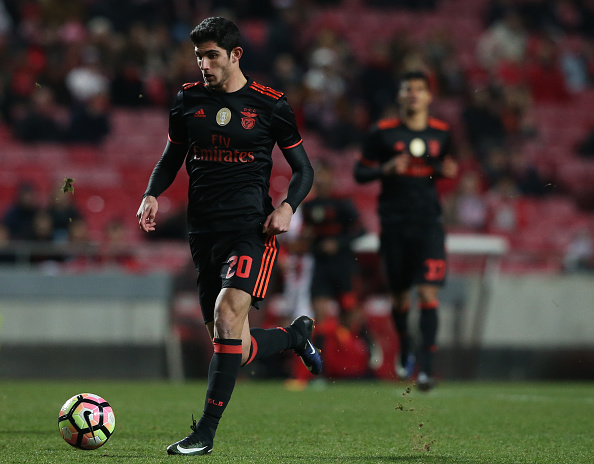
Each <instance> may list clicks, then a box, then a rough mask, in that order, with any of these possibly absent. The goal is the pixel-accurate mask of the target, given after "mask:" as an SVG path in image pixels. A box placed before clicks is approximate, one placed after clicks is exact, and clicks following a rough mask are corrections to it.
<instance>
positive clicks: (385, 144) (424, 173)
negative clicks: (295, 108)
mask: <svg viewBox="0 0 594 464" xmlns="http://www.w3.org/2000/svg"><path fill="white" fill-rule="evenodd" d="M399 85H400V86H399V93H398V103H399V107H400V114H399V117H398V118H391V119H384V120H380V121H378V122H377V123H376V124H375V125H374V126H373V127H372V128H371V129H370V131H369V133H368V134H367V136H366V137H365V140H364V142H363V148H362V156H361V158H360V160H359V161H358V162H357V163H356V165H355V169H354V175H355V179H356V180H357V181H358V182H360V183H365V182H371V181H375V180H379V181H380V182H381V192H380V195H379V200H378V212H379V217H380V224H381V237H380V243H381V245H380V255H381V258H382V262H383V265H384V268H385V272H386V276H387V279H388V286H389V291H390V295H391V303H392V317H393V320H394V325H395V327H396V331H397V333H398V336H399V343H400V356H399V358H400V359H399V366H398V367H397V373H398V375H399V377H401V378H409V377H411V376H412V374H413V371H414V367H415V358H414V355H413V352H412V343H411V336H410V334H409V327H408V315H409V310H410V304H411V303H410V292H411V289H412V288H413V287H414V288H416V293H417V297H418V302H419V306H420V310H421V311H420V327H419V329H420V335H421V343H420V348H419V352H418V357H417V359H416V361H417V362H418V367H419V375H418V378H417V386H418V388H419V389H420V390H423V391H427V390H430V389H431V388H433V386H434V380H433V358H434V353H435V350H436V337H437V329H438V307H439V301H438V292H439V288H440V286H442V285H443V283H444V279H445V276H446V255H445V234H444V229H443V225H442V212H441V205H440V202H439V198H438V192H437V190H436V186H435V181H436V179H437V178H439V177H446V178H454V177H456V176H457V172H458V165H457V163H456V161H455V160H453V159H452V158H451V157H450V156H449V155H450V143H451V142H450V131H449V126H448V124H447V123H445V122H443V121H440V120H438V119H435V118H433V117H431V116H430V115H429V107H430V104H431V100H432V93H431V89H430V86H429V80H428V78H427V76H426V75H425V74H424V73H423V72H409V73H407V74H405V75H404V76H403V77H402V78H401V80H400V84H399Z"/></svg>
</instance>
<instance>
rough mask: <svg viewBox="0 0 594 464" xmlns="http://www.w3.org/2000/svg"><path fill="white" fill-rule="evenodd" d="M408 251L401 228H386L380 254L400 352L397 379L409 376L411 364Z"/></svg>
mask: <svg viewBox="0 0 594 464" xmlns="http://www.w3.org/2000/svg"><path fill="white" fill-rule="evenodd" d="M410 248H411V246H410V244H409V240H408V238H407V236H406V235H405V234H404V233H403V231H402V228H401V227H394V228H386V229H384V230H383V231H382V234H381V249H380V254H381V257H382V263H383V265H384V269H385V272H386V278H387V281H388V287H389V289H390V302H391V306H392V311H391V314H392V320H393V322H394V328H395V329H396V333H397V334H398V344H399V348H400V349H399V355H398V361H397V363H396V373H397V375H398V377H399V378H401V379H406V378H409V377H411V376H412V374H413V370H414V364H415V361H414V355H413V353H412V340H411V336H410V331H409V326H408V325H409V324H408V316H409V312H410V311H409V310H410V296H409V295H410V289H411V287H412V272H410V258H409V250H410Z"/></svg>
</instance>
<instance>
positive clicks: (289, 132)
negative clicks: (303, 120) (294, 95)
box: [270, 97, 303, 150]
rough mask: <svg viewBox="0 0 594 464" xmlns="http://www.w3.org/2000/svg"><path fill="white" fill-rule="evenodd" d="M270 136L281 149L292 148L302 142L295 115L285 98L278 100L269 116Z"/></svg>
mask: <svg viewBox="0 0 594 464" xmlns="http://www.w3.org/2000/svg"><path fill="white" fill-rule="evenodd" d="M270 125H271V130H272V135H273V137H274V138H275V139H276V143H277V144H278V146H279V147H280V148H281V149H283V150H284V149H288V148H293V147H295V146H297V145H299V144H300V143H302V142H303V140H302V139H301V135H300V134H299V130H298V129H297V121H296V120H295V113H293V109H292V108H291V106H290V105H289V103H288V102H287V99H286V98H285V97H282V98H280V99H279V100H278V101H277V102H276V105H275V106H274V108H273V110H272V115H271V121H270Z"/></svg>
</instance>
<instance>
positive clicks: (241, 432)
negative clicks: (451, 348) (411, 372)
mask: <svg viewBox="0 0 594 464" xmlns="http://www.w3.org/2000/svg"><path fill="white" fill-rule="evenodd" d="M407 386H408V385H407V384H404V383H396V382H394V383H391V382H368V381H360V382H329V383H328V384H326V385H325V386H324V387H323V388H321V387H319V388H313V387H311V388H308V389H307V390H305V391H301V392H294V391H288V390H286V389H285V388H284V387H283V383H282V382H258V381H247V380H242V381H239V383H238V385H237V387H236V389H235V393H234V395H233V398H232V401H231V403H230V404H229V407H228V408H227V411H226V413H225V416H224V417H223V420H222V421H221V425H220V427H219V431H218V434H217V439H216V441H215V447H214V450H213V454H212V455H211V456H195V457H190V456H167V454H166V453H165V447H166V446H167V445H168V444H170V443H172V442H174V441H177V440H179V439H181V438H183V437H184V436H186V435H187V434H188V433H189V432H190V428H189V425H190V424H191V414H192V413H194V414H195V415H199V413H200V411H201V409H202V407H201V405H202V402H203V398H204V391H205V388H206V384H205V383H204V382H188V383H183V384H175V383H168V382H123V381H121V382H120V381H114V382H108V381H94V380H93V381H82V380H75V381H68V382H48V381H0V463H35V464H44V463H48V464H50V463H51V464H53V463H56V464H69V463H78V464H80V463H82V464H93V463H138V464H141V463H142V464H149V463H165V462H166V463H173V462H189V461H199V460H203V461H208V462H209V463H212V464H217V463H236V462H237V463H267V464H268V463H303V464H306V463H307V464H309V463H324V464H326V463H355V464H359V463H403V464H412V463H426V464H455V463H460V464H482V463H485V464H499V463H501V464H503V463H505V464H512V463H513V464H516V463H517V464H520V463H529V464H564V463H567V464H581V463H583V464H592V463H594V384H591V383H559V384H552V383H473V382H469V383H453V382H443V383H442V384H440V385H439V386H438V387H437V388H436V389H435V390H434V391H432V392H430V393H428V394H423V393H420V392H417V391H415V389H414V388H413V389H412V390H411V391H410V393H407ZM82 392H91V393H96V394H98V395H101V396H103V397H104V398H105V399H106V400H107V401H109V403H110V404H111V405H112V407H113V409H114V412H115V416H116V429H115V432H114V435H113V436H112V438H111V439H110V440H109V441H108V442H107V443H106V444H105V445H104V446H103V447H101V448H99V449H97V450H95V451H81V450H77V449H74V448H72V447H71V446H70V445H68V444H67V443H66V442H64V441H63V440H62V438H61V436H60V434H59V432H58V427H57V417H58V411H59V409H60V407H61V406H62V404H63V402H64V401H66V400H67V399H68V398H70V397H71V396H72V395H74V394H77V393H82Z"/></svg>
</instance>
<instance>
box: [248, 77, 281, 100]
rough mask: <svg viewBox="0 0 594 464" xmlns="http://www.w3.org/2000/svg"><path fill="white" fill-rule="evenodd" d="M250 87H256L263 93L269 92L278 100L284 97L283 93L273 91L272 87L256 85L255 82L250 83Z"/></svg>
mask: <svg viewBox="0 0 594 464" xmlns="http://www.w3.org/2000/svg"><path fill="white" fill-rule="evenodd" d="M252 85H253V86H254V87H258V88H259V89H261V90H265V91H267V92H270V93H272V94H275V95H278V98H280V97H282V96H283V95H284V93H283V92H281V91H280V90H274V89H273V88H272V87H267V86H265V85H262V84H258V83H257V82H255V81H252Z"/></svg>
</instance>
